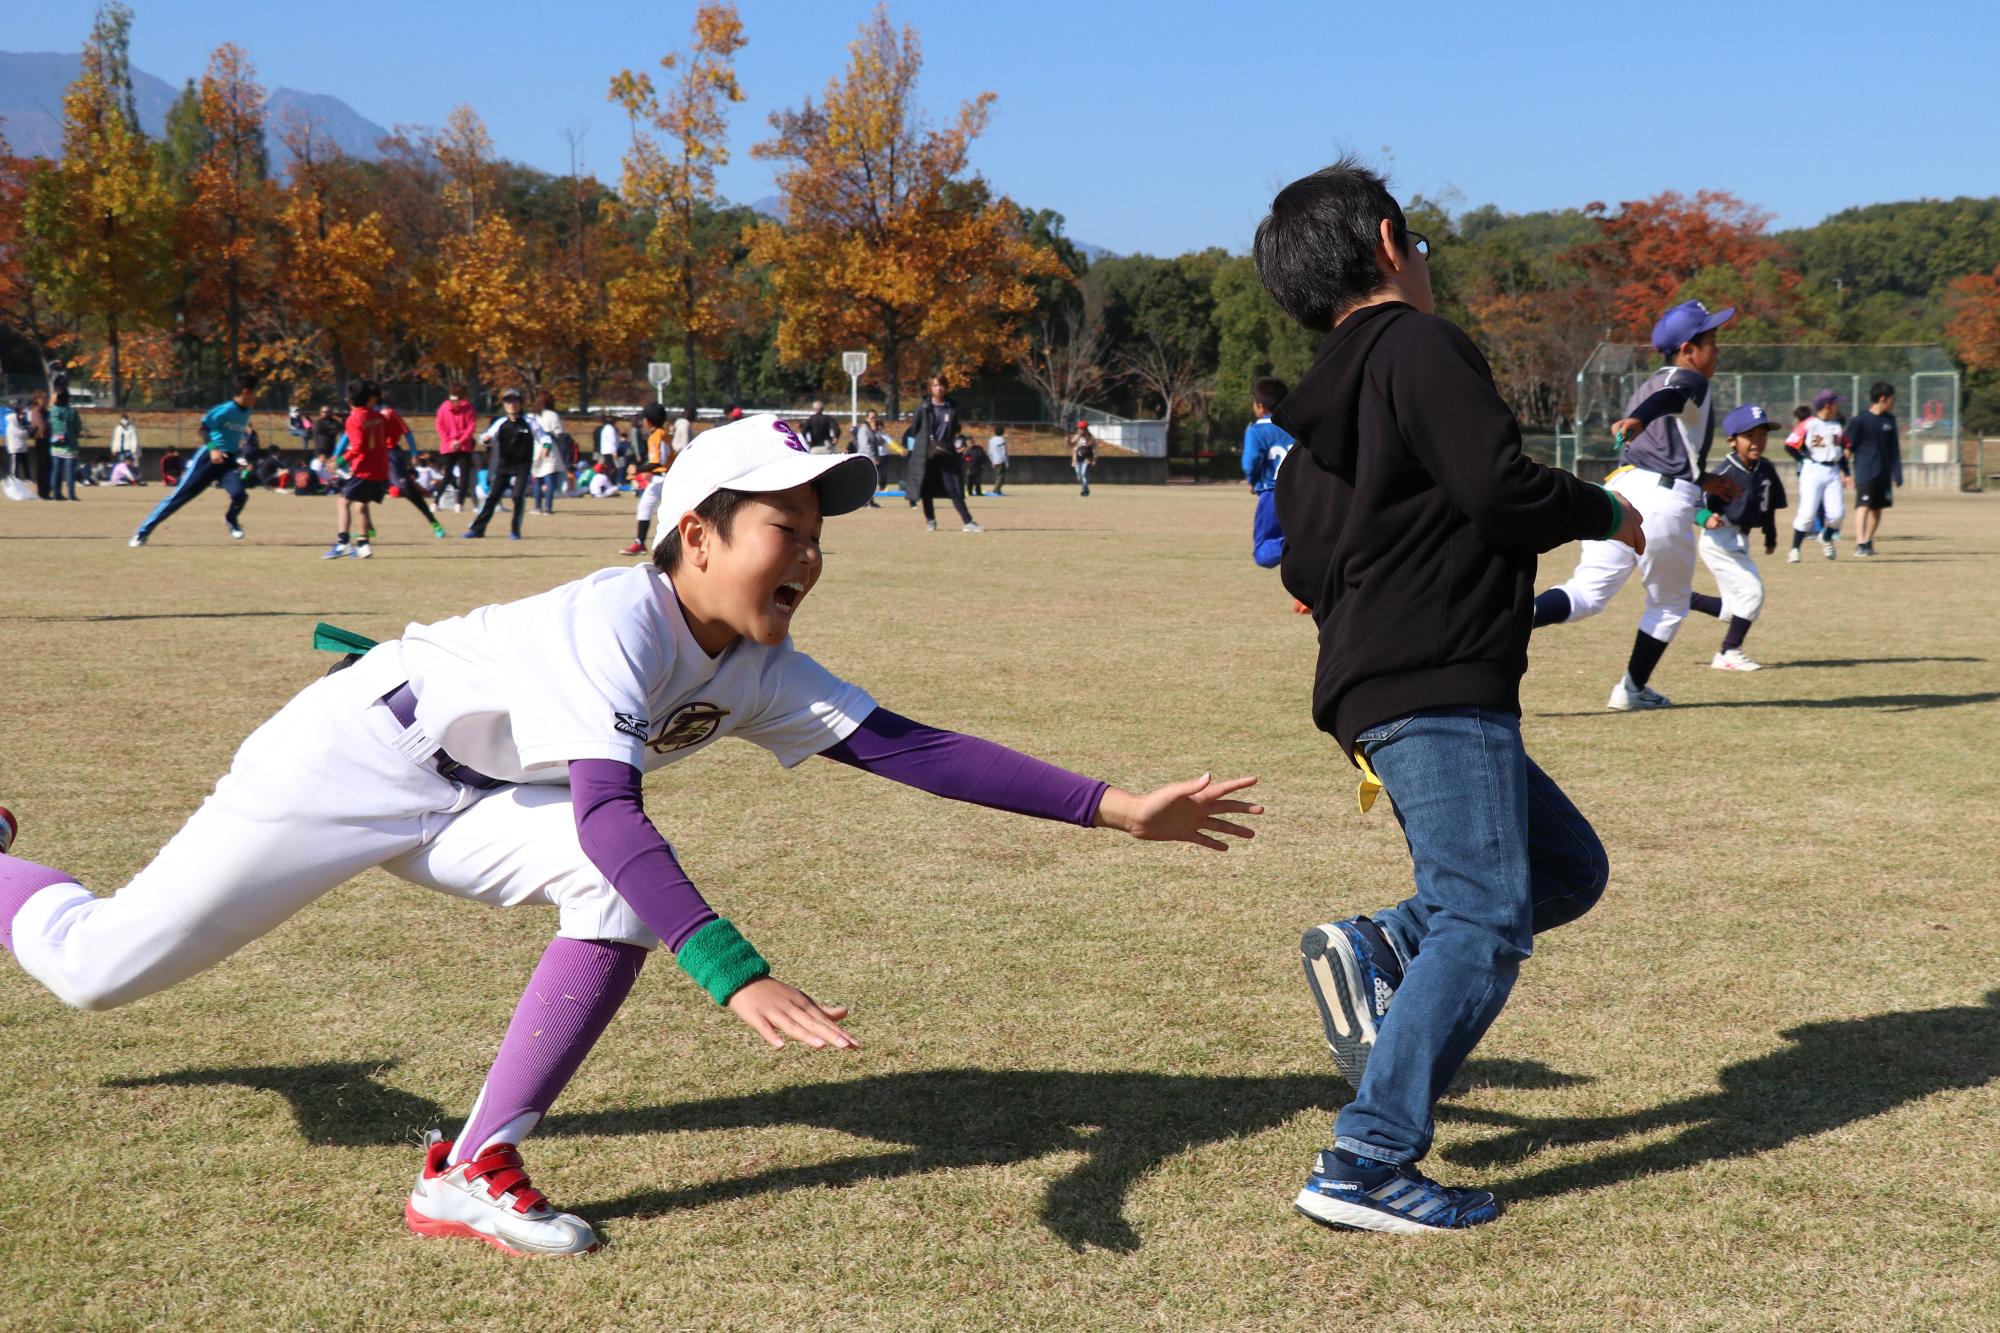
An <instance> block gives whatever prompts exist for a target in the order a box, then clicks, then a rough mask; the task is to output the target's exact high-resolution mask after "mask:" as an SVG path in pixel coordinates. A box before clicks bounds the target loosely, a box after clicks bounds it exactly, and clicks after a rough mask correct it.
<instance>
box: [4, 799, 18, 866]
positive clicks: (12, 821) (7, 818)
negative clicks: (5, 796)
mask: <svg viewBox="0 0 2000 1333" xmlns="http://www.w3.org/2000/svg"><path fill="white" fill-rule="evenodd" d="M20 831H21V821H20V820H18V819H16V818H14V812H13V811H12V810H9V809H8V808H7V807H6V806H4V805H0V855H4V854H5V853H6V851H7V849H8V848H9V847H12V846H13V845H14V838H15V836H16V835H17V834H19V833H20Z"/></svg>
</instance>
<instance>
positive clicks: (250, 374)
mask: <svg viewBox="0 0 2000 1333" xmlns="http://www.w3.org/2000/svg"><path fill="white" fill-rule="evenodd" d="M256 391H257V372H256V371H254V370H246V371H244V372H243V373H242V374H240V375H238V376H237V377H236V392H238V393H255V392H256Z"/></svg>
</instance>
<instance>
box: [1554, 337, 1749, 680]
mask: <svg viewBox="0 0 2000 1333" xmlns="http://www.w3.org/2000/svg"><path fill="white" fill-rule="evenodd" d="M1735 314H1736V310H1735V308H1734V307H1731V308H1729V309H1727V310H1718V311H1716V312H1714V313H1713V314H1711V313H1710V312H1709V309H1708V307H1707V306H1705V305H1703V304H1702V303H1701V302H1699V301H1683V302H1681V303H1680V304H1679V305H1677V306H1675V307H1674V308H1673V309H1671V310H1669V311H1667V312H1666V313H1665V314H1664V315H1661V316H1660V321H1659V323H1657V324H1655V325H1654V326H1653V347H1654V348H1655V349H1656V350H1657V351H1658V352H1659V353H1660V354H1661V355H1662V356H1664V357H1665V358H1666V364H1665V365H1663V366H1661V367H1660V368H1659V369H1658V370H1656V371H1654V372H1653V374H1652V375H1651V377H1649V378H1648V379H1647V380H1646V382H1645V383H1644V384H1642V385H1640V386H1639V389H1638V391H1637V392H1636V393H1634V394H1633V395H1632V399H1631V401H1630V402H1629V403H1627V404H1626V407H1625V412H1626V415H1625V416H1624V418H1623V419H1622V420H1619V421H1615V422H1613V423H1612V426H1611V433H1612V437H1613V438H1614V439H1615V440H1617V442H1618V443H1620V444H1621V445H1623V446H1624V448H1625V465H1624V466H1623V467H1621V468H1619V469H1617V470H1616V471H1615V472H1613V473H1612V474H1611V475H1610V477H1608V478H1606V479H1605V485H1606V487H1607V488H1608V489H1610V490H1611V491H1613V492H1615V493H1616V494H1617V495H1618V496H1619V498H1620V499H1622V500H1623V501H1624V502H1625V503H1626V504H1628V505H1631V506H1633V507H1634V508H1636V509H1637V510H1638V511H1639V512H1640V514H1642V515H1643V516H1644V518H1645V525H1644V526H1645V531H1646V542H1645V545H1644V547H1643V548H1642V549H1640V550H1637V551H1635V550H1634V549H1633V548H1632V547H1630V546H1627V545H1625V544H1624V543H1622V542H1616V541H1592V542H1585V543H1584V544H1583V556H1582V558H1581V559H1579V560H1578V561H1577V562H1576V572H1575V573H1573V574H1571V575H1570V576H1569V582H1567V583H1564V584H1563V585H1561V586H1560V587H1556V588H1551V589H1549V590H1548V591H1547V592H1545V593H1543V594H1542V595H1541V596H1539V597H1537V598H1536V599H1535V628H1537V629H1540V628H1541V627H1542V626H1544V625H1560V624H1563V623H1565V622H1567V621H1571V620H1582V619H1583V618H1585V617H1586V616H1594V615H1596V614H1597V613H1598V612H1599V611H1602V610H1603V609H1604V608H1605V607H1606V606H1607V605H1609V604H1610V601H1611V599H1612V598H1613V597H1615V596H1617V595H1618V590H1619V589H1620V588H1622V587H1624V586H1625V580H1626V579H1628V578H1630V577H1631V576H1632V571H1633V570H1635V569H1636V570H1638V571H1639V578H1640V581H1641V582H1643V583H1644V584H1645V585H1646V609H1645V610H1644V611H1643V612H1641V613H1640V616H1639V633H1638V636H1637V637H1636V638H1635V639H1634V640H1633V641H1632V655H1631V657H1630V658H1629V659H1628V660H1627V662H1626V664H1625V676H1624V678H1623V679H1622V680H1620V681H1619V682H1618V683H1617V684H1616V685H1614V686H1613V687H1612V688H1611V697H1610V699H1608V700H1607V701H1606V705H1605V706H1606V707H1608V708H1613V709H1616V710H1618V711H1619V712H1631V711H1634V710H1637V709H1647V708H1665V707H1666V706H1667V705H1668V703H1669V702H1670V700H1668V698H1667V696H1666V695H1664V694H1661V693H1660V692H1659V691H1658V690H1656V689H1654V688H1652V687H1651V686H1650V685H1648V684H1647V683H1646V682H1647V681H1648V680H1649V679H1651V677H1652V674H1653V668H1654V667H1656V666H1658V665H1659V663H1660V658H1661V656H1662V655H1664V654H1665V653H1666V651H1667V645H1668V644H1670V643H1672V642H1673V641H1674V634H1675V632H1676V631H1677V630H1679V629H1680V625H1681V622H1682V621H1683V620H1686V619H1687V615H1688V610H1689V607H1690V604H1691V599H1692V596H1693V593H1694V559H1695V511H1696V510H1697V509H1698V508H1700V507H1701V506H1702V505H1703V504H1704V503H1705V499H1706V497H1709V496H1713V497H1715V498H1716V499H1718V500H1720V501H1722V502H1724V503H1727V502H1728V501H1731V500H1734V499H1735V498H1736V494H1737V487H1736V483H1734V482H1732V481H1728V480H1726V479H1724V478H1722V477H1719V476H1717V475H1715V474H1714V473H1712V472H1709V471H1708V470H1707V468H1708V450H1709V446H1710V445H1711V444H1712V443H1713V442H1714V439H1715V418H1714V416H1713V414H1712V411H1711V409H1712V408H1713V407H1714V399H1713V398H1712V397H1711V396H1710V394H1709V383H1708V382H1709V379H1710V378H1711V377H1712V376H1713V375H1714V374H1715V370H1716V367H1717V366H1718V365H1719V364H1720V363H1721V360H1722V353H1721V350H1720V348H1719V347H1718V346H1717V345H1716V331H1717V330H1718V329H1720V328H1721V327H1722V326H1723V325H1724V324H1727V323H1728V322H1729V321H1730V320H1731V319H1732V318H1734V317H1735Z"/></svg>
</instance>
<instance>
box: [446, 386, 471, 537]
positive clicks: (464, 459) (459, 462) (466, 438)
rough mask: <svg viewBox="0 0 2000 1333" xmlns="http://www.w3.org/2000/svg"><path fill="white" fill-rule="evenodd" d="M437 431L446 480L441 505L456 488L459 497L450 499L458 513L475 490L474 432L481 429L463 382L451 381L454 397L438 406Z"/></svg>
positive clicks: (454, 511) (454, 510)
mask: <svg viewBox="0 0 2000 1333" xmlns="http://www.w3.org/2000/svg"><path fill="white" fill-rule="evenodd" d="M437 431H438V455H439V463H438V465H439V466H440V467H442V468H443V469H444V480H443V481H441V482H439V483H438V506H439V508H442V507H443V506H444V498H445V492H446V491H448V490H452V489H454V488H455V489H456V490H457V491H458V498H457V499H455V500H453V501H452V502H451V508H452V512H453V513H457V512H458V511H459V510H460V509H462V508H464V506H465V502H466V498H467V497H468V496H470V495H471V494H472V473H473V467H472V454H473V450H474V449H475V448H476V447H477V446H476V445H475V444H474V442H473V436H474V435H476V434H478V432H479V415H478V413H476V412H474V411H473V410H472V402H471V400H470V399H468V398H467V397H466V396H465V386H464V385H463V384H454V385H452V386H451V397H449V398H447V399H445V400H444V405H443V406H442V407H440V408H438V412H437Z"/></svg>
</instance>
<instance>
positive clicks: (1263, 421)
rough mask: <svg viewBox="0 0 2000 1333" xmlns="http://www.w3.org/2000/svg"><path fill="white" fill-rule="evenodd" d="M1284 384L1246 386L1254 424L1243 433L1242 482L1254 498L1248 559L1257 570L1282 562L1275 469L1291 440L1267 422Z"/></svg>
mask: <svg viewBox="0 0 2000 1333" xmlns="http://www.w3.org/2000/svg"><path fill="white" fill-rule="evenodd" d="M1286 392H1287V390H1286V388H1285V382H1284V381H1283V380H1281V379H1275V378H1273V377H1272V376H1270V375H1259V376H1258V377H1257V379H1256V381H1255V382H1254V383H1252V384H1251V386H1250V415H1251V416H1253V417H1255V418H1256V420H1254V421H1252V422H1251V423H1250V424H1249V425H1248V426H1246V427H1244V429H1243V479H1244V480H1245V481H1248V482H1249V483H1250V490H1251V491H1252V492H1253V493H1254V494H1255V495H1256V497H1257V512H1256V513H1255V514H1254V515H1253V516H1252V517H1251V519H1250V558H1251V559H1252V560H1255V561H1256V562H1257V564H1258V566H1259V567H1260V568H1263V569H1276V568H1277V567H1278V562H1279V561H1280V560H1282V559H1284V558H1285V531H1284V529H1283V528H1281V527H1279V526H1278V465H1279V464H1280V463H1282V462H1284V461H1285V455H1286V454H1288V453H1290V452H1291V450H1292V437H1291V436H1289V435H1287V434H1285V428H1284V427H1283V426H1280V425H1278V424H1277V423H1276V422H1274V421H1272V420H1271V409H1272V408H1274V407H1276V406H1277V405H1278V404H1279V403H1280V402H1282V401H1283V400H1284V397H1285V394H1286Z"/></svg>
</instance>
